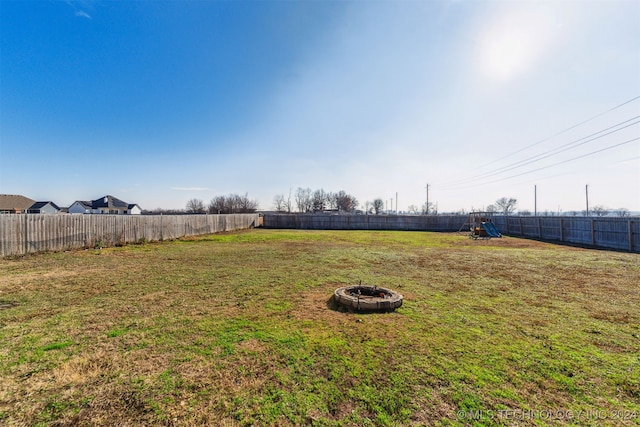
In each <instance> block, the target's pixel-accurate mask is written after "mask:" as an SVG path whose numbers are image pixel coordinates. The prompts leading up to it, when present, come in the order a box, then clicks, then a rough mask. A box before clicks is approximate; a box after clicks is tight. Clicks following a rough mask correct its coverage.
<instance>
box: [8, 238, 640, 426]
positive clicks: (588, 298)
mask: <svg viewBox="0 0 640 427" xmlns="http://www.w3.org/2000/svg"><path fill="white" fill-rule="evenodd" d="M638 277H640V256H638V255H637V254H625V253H619V252H606V251H594V250H586V249H577V248H568V247H562V246H555V245H550V244H545V243H540V242H533V241H526V240H520V239H510V238H504V239H492V240H489V241H473V240H470V239H468V238H466V237H465V236H463V235H457V234H438V233H413V232H362V231H354V232H348V231H340V232H328V231H295V230H292V231H278V230H262V229H257V230H253V231H250V232H240V233H227V234H218V235H211V236H205V237H202V238H197V239H191V240H179V241H174V242H164V243H149V244H144V245H132V246H128V247H121V248H107V249H101V250H100V251H96V250H86V251H75V252H67V253H54V254H43V255H36V256H28V257H24V258H19V259H13V260H2V261H0V300H1V301H4V302H6V303H7V304H3V307H7V308H4V309H0V342H1V343H2V346H1V347H0V421H2V422H3V423H6V424H9V425H53V424H55V425H71V424H77V425H119V424H129V425H132V424H133V425H155V424H172V425H202V424H209V425H215V424H217V425H283V426H287V425H317V426H351V425H353V426H362V425H370V426H396V425H442V426H463V425H487V426H491V425H513V424H514V423H515V424H516V425H531V424H535V425H559V424H562V425H564V424H567V425H571V424H573V425H594V426H595V425H603V424H604V425H612V426H613V425H639V424H640V403H639V402H640V310H639V309H638V307H640V292H639V289H638ZM359 281H362V282H363V283H369V284H375V285H378V286H385V287H390V288H393V289H395V290H397V291H399V292H401V293H403V294H404V296H405V303H404V305H403V306H402V307H401V308H400V309H398V310H397V311H396V312H394V313H386V314H366V315H364V314H354V313H348V312H342V311H337V310H335V309H334V308H335V307H334V306H333V304H332V302H331V301H330V297H331V295H332V293H333V290H335V289H336V288H337V287H340V286H344V285H347V284H355V283H358V282H359ZM518 411H520V412H518ZM544 411H547V412H544ZM549 411H553V413H554V414H560V413H561V412H559V411H564V412H562V413H563V414H565V416H561V417H557V416H556V417H555V418H554V417H550V416H549V414H550V412H549ZM567 411H572V412H571V414H573V419H570V418H569V417H568V416H566V414H567ZM518 414H519V415H518ZM578 414H580V415H579V417H578ZM518 416H519V417H520V419H518ZM509 417H511V418H509ZM514 417H515V419H514ZM523 417H529V418H524V419H523Z"/></svg>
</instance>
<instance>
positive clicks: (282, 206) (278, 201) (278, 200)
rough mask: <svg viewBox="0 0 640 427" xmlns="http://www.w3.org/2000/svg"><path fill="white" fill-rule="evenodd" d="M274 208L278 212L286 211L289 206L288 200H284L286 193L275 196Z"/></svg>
mask: <svg viewBox="0 0 640 427" xmlns="http://www.w3.org/2000/svg"><path fill="white" fill-rule="evenodd" d="M273 208H274V209H275V210H276V211H278V212H284V211H285V210H286V208H287V202H286V201H285V200H284V194H276V195H275V196H274V197H273Z"/></svg>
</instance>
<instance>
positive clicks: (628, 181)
mask: <svg viewBox="0 0 640 427" xmlns="http://www.w3.org/2000/svg"><path fill="white" fill-rule="evenodd" d="M0 19H1V29H0V31H1V39H0V43H1V45H0V48H1V50H0V109H1V110H0V114H1V115H0V193H4V194H23V195H26V196H28V197H31V198H34V199H37V200H53V201H55V202H56V203H58V204H60V205H63V206H64V205H69V204H71V203H73V201H75V200H87V199H95V198H98V197H101V196H103V195H105V194H112V195H114V196H116V197H119V198H121V199H123V200H125V201H128V202H133V203H138V204H139V205H140V206H142V207H143V208H145V209H154V208H158V207H162V208H184V206H185V204H186V202H187V200H189V199H191V198H199V199H202V200H204V201H205V202H208V201H209V200H210V199H211V198H213V197H214V196H217V195H225V194H229V193H240V194H244V193H248V194H249V197H251V198H255V199H257V200H258V201H259V203H260V207H261V208H262V209H270V208H271V207H272V205H273V197H274V196H275V195H276V194H285V195H287V194H288V193H289V190H290V189H291V190H292V192H295V189H296V188H297V187H310V188H312V189H318V188H323V189H324V190H326V191H338V190H343V189H344V190H346V191H347V192H349V193H351V194H353V195H355V196H356V197H357V198H358V200H359V201H361V202H366V201H368V200H373V199H374V198H376V197H380V198H383V199H385V200H390V199H392V198H394V199H395V194H396V192H397V193H398V201H399V207H400V209H401V210H402V209H407V207H408V206H409V205H416V206H420V205H422V204H423V203H424V201H425V197H426V191H425V186H426V184H427V183H429V185H430V201H432V202H437V203H438V208H439V210H440V211H457V210H460V209H466V210H470V209H472V208H473V209H480V208H483V207H486V206H487V205H489V204H491V203H493V202H494V201H495V200H496V199H498V198H499V197H502V196H508V197H514V198H517V199H518V201H519V203H518V206H519V207H520V208H521V209H529V210H533V207H534V206H533V204H534V197H533V194H534V190H533V189H534V185H536V186H537V194H538V210H540V211H544V210H551V211H562V212H568V211H571V210H582V209H584V205H585V185H587V184H588V185H589V199H590V200H589V202H590V205H591V206H593V205H604V206H606V207H608V208H619V207H626V208H627V209H630V210H634V211H640V139H638V138H640V124H635V123H636V122H638V120H640V119H639V118H638V117H637V116H640V98H638V99H636V98H637V97H639V96H640V2H637V1H626V2H625V1H581V2H568V1H567V2H556V1H554V2H540V1H536V2H526V1H519V2H478V1H474V2H471V1H394V2H392V1H353V2H350V1H310V2H302V1H242V2H241V1H219V2H217V1H216V2H214V1H198V2H171V1H158V2H154V1H140V2H125V1H120V2H111V1H89V0H84V1H8V0H2V1H1V2H0ZM627 101H630V102H628V103H626V104H625V102H627ZM621 104H624V105H621ZM634 118H635V119H634ZM577 124H579V125H578V126H575V125H577ZM574 126H575V127H574ZM625 126H626V127H625ZM394 203H395V200H394Z"/></svg>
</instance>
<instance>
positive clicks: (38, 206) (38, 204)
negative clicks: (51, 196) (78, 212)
mask: <svg viewBox="0 0 640 427" xmlns="http://www.w3.org/2000/svg"><path fill="white" fill-rule="evenodd" d="M47 205H51V206H53V207H54V208H56V209H57V210H60V208H59V207H58V205H56V204H55V203H53V202H35V203H34V204H33V205H31V206H30V207H29V210H34V209H42V208H43V207H45V206H47Z"/></svg>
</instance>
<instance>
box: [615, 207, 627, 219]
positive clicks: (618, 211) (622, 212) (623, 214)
mask: <svg viewBox="0 0 640 427" xmlns="http://www.w3.org/2000/svg"><path fill="white" fill-rule="evenodd" d="M616 215H618V216H619V217H628V216H630V213H629V209H627V208H618V209H616Z"/></svg>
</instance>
